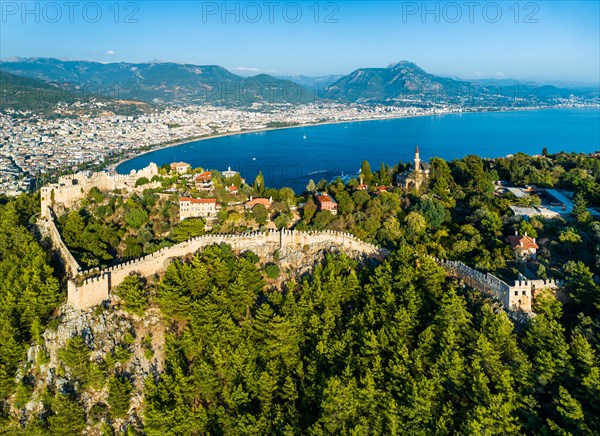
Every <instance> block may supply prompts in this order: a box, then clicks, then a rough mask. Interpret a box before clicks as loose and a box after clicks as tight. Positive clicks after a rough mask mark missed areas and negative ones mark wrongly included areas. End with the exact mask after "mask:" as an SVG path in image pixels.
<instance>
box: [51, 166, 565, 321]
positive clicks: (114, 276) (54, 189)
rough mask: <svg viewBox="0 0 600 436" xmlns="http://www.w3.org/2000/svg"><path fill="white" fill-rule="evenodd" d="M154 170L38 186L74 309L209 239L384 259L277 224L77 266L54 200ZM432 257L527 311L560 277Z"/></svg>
mask: <svg viewBox="0 0 600 436" xmlns="http://www.w3.org/2000/svg"><path fill="white" fill-rule="evenodd" d="M157 174H158V167H157V166H156V164H154V163H151V164H150V165H149V166H147V167H146V168H143V169H141V170H139V171H131V173H129V174H127V175H121V174H109V173H106V172H98V173H89V172H80V173H77V174H74V175H68V176H62V177H60V179H59V181H58V183H53V184H49V185H47V186H44V187H43V188H42V189H41V206H42V217H41V218H42V219H41V220H40V224H41V225H42V227H44V228H45V229H46V230H47V232H48V233H49V235H50V239H51V240H52V243H53V245H54V247H55V248H56V249H57V250H58V252H59V254H60V257H61V259H62V260H63V263H64V265H65V269H66V271H67V275H68V276H69V280H68V285H67V290H68V297H67V302H68V303H69V304H71V305H73V306H74V307H75V308H78V309H86V308H89V307H92V306H95V305H97V304H100V303H102V302H103V301H105V300H108V299H110V291H111V290H112V289H114V288H115V287H117V286H118V285H119V284H121V283H122V282H123V280H124V279H125V277H127V276H128V275H130V274H139V275H141V276H144V277H150V276H152V275H154V274H156V273H158V272H160V271H164V269H165V268H166V267H167V265H168V264H169V262H170V261H171V260H172V259H174V258H180V257H185V256H187V255H190V254H193V253H195V252H197V251H198V250H201V249H203V248H205V247H208V246H209V245H213V244H221V243H226V244H229V245H230V246H231V247H232V249H233V250H234V251H235V252H237V253H241V252H244V251H252V252H254V253H256V254H257V255H258V256H259V257H261V258H262V259H267V260H269V259H273V257H274V254H275V252H277V251H278V252H279V253H280V254H281V253H283V254H284V255H283V257H282V258H281V259H280V261H279V263H280V264H281V265H282V266H286V262H287V263H288V264H291V263H293V262H294V260H295V261H296V262H297V261H298V260H300V259H301V257H302V255H303V253H304V252H307V253H313V254H315V253H317V252H318V251H322V250H326V251H331V250H340V251H344V252H346V253H347V254H348V255H350V256H351V257H355V258H361V257H371V258H376V259H378V260H383V259H384V258H385V257H386V256H387V255H389V252H388V251H387V250H385V249H382V248H379V247H377V246H375V245H373V244H369V243H367V242H364V241H361V240H360V239H358V238H356V237H355V236H353V235H351V234H349V233H340V232H334V231H329V230H328V231H322V232H315V231H309V232H299V231H295V230H282V231H280V232H268V233H261V232H252V233H244V234H220V235H204V236H199V237H196V238H192V239H190V240H188V241H185V242H182V243H180V244H177V245H174V246H172V247H166V248H162V249H160V250H158V251H156V252H154V253H151V254H149V255H146V256H144V257H142V258H139V259H136V260H131V261H127V262H123V263H120V264H117V265H114V266H111V267H109V268H106V269H92V270H88V271H82V270H81V267H80V266H79V264H78V263H77V261H76V260H75V258H74V257H73V255H72V254H71V252H70V251H69V249H68V248H67V246H66V245H65V243H64V242H63V240H62V238H61V236H60V233H59V231H58V229H57V228H56V225H55V222H54V220H55V214H54V211H53V209H54V207H55V205H61V206H62V207H64V208H65V209H68V208H71V207H73V206H75V205H76V204H77V203H78V202H79V201H80V200H81V199H82V198H84V197H85V196H86V195H87V193H88V192H89V191H90V189H92V188H93V187H97V188H98V189H100V190H104V191H111V190H114V189H127V190H128V191H129V192H137V191H140V192H141V191H142V190H144V189H146V188H148V187H152V186H153V185H155V184H151V185H143V186H140V187H136V186H135V183H136V181H137V180H138V179H139V178H140V177H147V178H148V179H149V180H150V179H151V178H152V177H153V176H154V175H157ZM435 260H436V262H437V263H438V264H439V265H441V266H442V267H444V269H445V270H446V271H447V272H448V273H449V274H453V275H456V276H458V277H460V278H461V279H462V280H463V281H464V282H465V283H467V284H468V285H470V286H472V287H474V288H475V289H478V290H480V291H481V292H484V293H487V294H489V295H492V296H493V297H495V298H496V299H498V300H499V301H501V302H502V304H503V305H504V307H505V308H506V309H507V310H523V311H526V312H530V311H531V302H532V298H533V296H534V295H533V294H534V292H535V291H536V290H541V289H545V288H550V289H557V288H560V287H561V286H562V283H560V282H558V281H556V280H529V281H527V280H519V281H516V282H515V283H514V285H512V286H510V285H508V284H507V283H506V282H504V281H502V280H500V279H499V278H497V277H496V276H494V275H492V274H490V273H482V272H480V271H477V270H475V269H472V268H470V267H468V266H467V265H465V264H464V263H462V262H458V261H450V260H439V259H435Z"/></svg>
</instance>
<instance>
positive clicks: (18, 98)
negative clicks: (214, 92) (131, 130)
mask: <svg viewBox="0 0 600 436" xmlns="http://www.w3.org/2000/svg"><path fill="white" fill-rule="evenodd" d="M75 102H78V103H88V104H86V105H85V106H83V105H75V106H74V105H70V106H69V108H68V110H66V111H67V112H68V113H72V114H93V113H100V112H108V111H110V112H113V113H116V114H119V115H134V114H139V113H147V112H152V111H154V110H156V109H157V108H156V107H154V105H151V104H148V103H144V102H139V101H127V100H121V99H116V98H112V97H109V96H105V95H101V94H98V93H92V92H83V91H82V90H67V89H64V88H60V87H58V86H55V85H53V84H51V83H49V82H46V81H44V80H39V79H32V78H30V77H24V76H17V75H15V74H11V73H7V72H5V71H1V70H0V111H3V110H6V109H13V110H24V111H33V112H38V113H39V112H48V113H52V112H54V110H55V108H56V105H57V104H58V103H67V104H71V103H75Z"/></svg>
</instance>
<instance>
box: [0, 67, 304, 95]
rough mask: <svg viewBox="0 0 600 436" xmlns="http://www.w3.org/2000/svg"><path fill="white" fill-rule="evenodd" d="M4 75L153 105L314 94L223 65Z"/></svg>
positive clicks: (31, 70) (20, 70) (23, 70)
mask: <svg viewBox="0 0 600 436" xmlns="http://www.w3.org/2000/svg"><path fill="white" fill-rule="evenodd" d="M0 70H2V71H5V72H8V73H12V74H16V75H20V76H25V77H30V78H35V79H39V80H45V81H47V82H50V83H52V84H55V85H56V86H58V87H61V88H63V89H65V88H67V89H73V88H75V89H83V88H85V89H88V90H89V91H90V92H91V91H93V90H98V91H99V93H101V94H105V95H108V96H114V97H116V98H126V99H128V100H140V101H146V102H152V103H175V104H186V103H189V104H192V103H206V102H210V103H222V104H231V105H251V104H254V103H285V102H288V101H291V102H294V103H308V102H310V101H312V100H314V95H313V93H312V92H311V91H310V90H308V89H306V88H304V87H302V86H300V85H298V84H296V83H294V82H291V81H289V80H284V79H277V78H275V77H272V76H269V75H267V74H259V75H256V76H252V77H242V76H238V75H236V74H233V73H231V72H229V71H228V70H226V69H225V68H223V67H220V66H218V65H202V66H200V65H192V64H177V63H172V62H164V63H138V64H133V63H127V62H120V63H110V64H102V63H98V62H89V61H63V60H59V59H53V58H30V59H25V60H23V59H15V60H11V61H4V62H1V63H0Z"/></svg>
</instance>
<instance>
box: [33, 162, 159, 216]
mask: <svg viewBox="0 0 600 436" xmlns="http://www.w3.org/2000/svg"><path fill="white" fill-rule="evenodd" d="M157 174H158V167H157V166H156V164H155V163H151V164H150V165H148V166H147V167H146V168H142V169H140V170H138V171H135V170H132V171H131V172H130V173H129V174H116V173H107V172H105V171H100V172H95V173H92V172H88V171H80V172H78V173H76V174H70V175H65V176H61V177H59V179H58V182H57V183H50V184H48V185H46V186H43V187H42V188H41V190H40V196H41V203H42V218H44V219H49V218H50V217H49V216H48V215H47V209H48V208H51V209H56V206H57V205H62V206H64V207H65V208H67V209H68V208H71V207H73V206H74V205H76V204H77V203H78V202H79V201H80V200H81V199H82V198H84V197H85V196H86V195H87V194H88V193H89V192H90V190H91V189H92V188H93V187H96V188H98V189H100V190H101V191H112V190H114V189H127V190H128V191H131V192H135V191H141V190H143V189H147V188H148V187H149V186H154V185H144V186H141V187H136V186H135V184H136V182H137V181H138V179H140V178H141V177H146V178H147V179H148V180H150V179H152V177H154V176H155V175H157Z"/></svg>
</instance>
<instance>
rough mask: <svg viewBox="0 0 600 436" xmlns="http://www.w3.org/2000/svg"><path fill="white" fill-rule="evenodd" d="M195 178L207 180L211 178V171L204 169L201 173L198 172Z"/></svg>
mask: <svg viewBox="0 0 600 436" xmlns="http://www.w3.org/2000/svg"><path fill="white" fill-rule="evenodd" d="M195 180H196V181H197V182H208V181H210V180H212V173H211V172H210V171H204V172H203V173H202V174H198V175H197V176H196V179H195Z"/></svg>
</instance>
